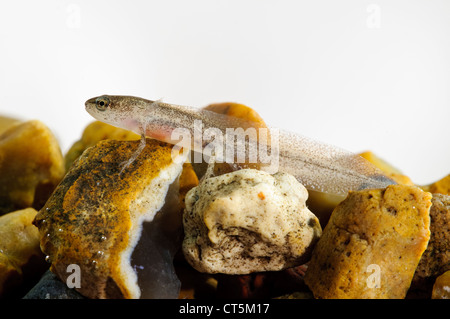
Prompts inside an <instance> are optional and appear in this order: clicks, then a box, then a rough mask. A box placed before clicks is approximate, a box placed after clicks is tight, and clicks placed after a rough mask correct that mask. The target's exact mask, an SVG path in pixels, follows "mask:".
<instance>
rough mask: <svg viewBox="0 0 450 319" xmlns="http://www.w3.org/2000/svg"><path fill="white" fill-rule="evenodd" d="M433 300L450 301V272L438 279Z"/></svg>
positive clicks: (434, 287)
mask: <svg viewBox="0 0 450 319" xmlns="http://www.w3.org/2000/svg"><path fill="white" fill-rule="evenodd" d="M431 298H432V299H450V271H446V272H445V273H443V274H442V275H440V276H439V277H438V278H437V279H436V282H435V283H434V286H433V293H432V297H431Z"/></svg>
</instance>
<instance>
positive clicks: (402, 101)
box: [0, 0, 450, 184]
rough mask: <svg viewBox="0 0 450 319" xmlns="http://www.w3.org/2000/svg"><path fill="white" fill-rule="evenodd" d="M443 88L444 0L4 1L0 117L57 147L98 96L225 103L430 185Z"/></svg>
mask: <svg viewBox="0 0 450 319" xmlns="http://www.w3.org/2000/svg"><path fill="white" fill-rule="evenodd" d="M449 92H450V1H446V0H441V1H437V0H428V1H427V0H422V1H419V0H415V1H414V0H410V1H399V0H391V1H365V0H354V1H350V0H344V1H335V0H326V1H283V0H281V1H261V0H258V1H243V0H239V1H207V0H203V1H200V0H196V1H181V0H180V1H130V0H128V1H61V0H50V1H32V0H28V1H13V0H11V1H5V0H2V1H1V2H0V114H2V115H9V116H14V117H18V118H21V119H24V120H28V119H39V120H41V121H43V122H44V123H46V124H47V125H48V126H49V127H50V128H51V129H52V131H53V132H54V133H55V135H56V136H57V137H58V139H59V140H60V143H61V147H62V149H63V151H64V152H65V151H67V149H68V148H69V147H70V146H71V145H72V143H73V142H74V141H76V140H77V139H78V138H79V137H80V134H81V132H82V131H83V129H84V127H85V126H86V125H87V124H88V123H90V122H91V121H92V118H91V117H90V116H89V115H88V114H87V113H86V112H85V110H84V102H85V100H87V99H88V98H90V97H93V96H98V95H102V94H124V95H136V96H141V97H145V98H148V99H159V98H162V99H163V100H164V101H166V102H169V103H176V104H181V105H190V106H198V107H202V106H205V105H207V104H209V103H213V102H225V101H233V102H239V103H243V104H246V105H248V106H250V107H252V108H253V109H255V110H256V111H257V112H258V113H259V114H260V115H261V116H262V117H263V119H264V120H265V121H266V122H267V123H268V124H270V125H272V126H278V127H282V128H284V129H287V130H291V131H295V132H298V133H300V134H302V135H306V136H309V137H312V138H315V139H318V140H321V141H324V142H327V143H331V144H335V145H338V146H340V147H342V148H346V149H348V150H350V151H353V152H360V151H364V150H372V151H373V152H375V153H376V154H377V155H378V156H380V157H382V158H384V159H385V160H387V161H388V162H389V163H391V164H393V165H394V166H396V167H398V168H399V169H401V170H402V171H403V172H404V173H405V174H407V175H408V176H410V177H411V178H412V179H413V181H414V182H416V183H419V184H426V183H430V182H433V181H435V180H437V179H440V178H442V177H443V176H445V175H447V174H448V173H450V148H449V146H450V141H449V137H450V136H449V135H450V134H449V131H450V130H449V123H450V108H449V107H450V95H449Z"/></svg>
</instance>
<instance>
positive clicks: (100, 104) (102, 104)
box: [95, 96, 111, 112]
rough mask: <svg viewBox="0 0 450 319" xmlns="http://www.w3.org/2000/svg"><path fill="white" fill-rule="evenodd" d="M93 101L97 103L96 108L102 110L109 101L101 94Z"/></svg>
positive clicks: (106, 106) (104, 109)
mask: <svg viewBox="0 0 450 319" xmlns="http://www.w3.org/2000/svg"><path fill="white" fill-rule="evenodd" d="M95 103H96V104H97V110H99V111H102V112H103V111H106V109H107V108H108V106H109V104H110V103H111V102H110V101H109V98H108V97H107V96H101V97H99V98H97V99H96V100H95Z"/></svg>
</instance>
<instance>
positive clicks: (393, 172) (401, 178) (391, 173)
mask: <svg viewBox="0 0 450 319" xmlns="http://www.w3.org/2000/svg"><path fill="white" fill-rule="evenodd" d="M359 155H360V156H361V157H363V158H365V159H366V160H368V161H369V162H371V163H372V164H374V165H375V166H376V167H378V168H379V169H381V170H382V171H383V172H384V173H386V176H388V177H389V178H390V179H392V180H393V181H395V182H397V183H398V184H401V185H409V186H414V183H413V182H412V180H411V179H410V178H409V177H408V176H406V175H404V174H403V173H402V172H401V171H400V170H399V169H397V168H395V167H394V166H392V165H391V164H389V163H388V162H386V161H385V160H383V159H382V158H380V157H378V156H377V155H375V154H374V153H373V152H370V151H366V152H362V153H360V154H359Z"/></svg>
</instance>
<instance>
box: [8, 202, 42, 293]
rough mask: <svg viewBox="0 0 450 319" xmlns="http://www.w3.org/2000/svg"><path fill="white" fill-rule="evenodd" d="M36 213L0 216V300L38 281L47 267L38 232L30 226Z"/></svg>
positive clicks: (13, 213)
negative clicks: (26, 284) (29, 283)
mask: <svg viewBox="0 0 450 319" xmlns="http://www.w3.org/2000/svg"><path fill="white" fill-rule="evenodd" d="M36 213H37V211H36V210H35V209H33V208H27V209H23V210H19V211H15V212H11V213H8V214H5V215H3V216H1V217H0V238H1V240H0V297H4V296H6V295H11V294H12V293H15V292H16V291H18V289H20V288H21V287H22V285H23V284H25V283H27V281H29V280H32V279H36V278H39V276H41V275H42V273H43V272H44V271H45V269H46V268H47V267H48V264H47V263H46V262H45V260H44V255H43V254H42V252H41V249H40V247H39V232H38V230H37V228H36V227H35V226H34V225H33V224H32V221H33V219H34V217H35V216H36Z"/></svg>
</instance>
